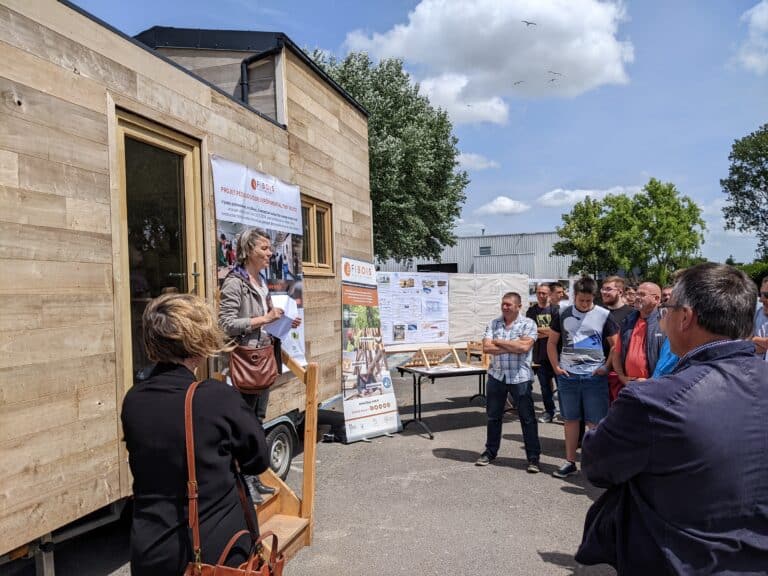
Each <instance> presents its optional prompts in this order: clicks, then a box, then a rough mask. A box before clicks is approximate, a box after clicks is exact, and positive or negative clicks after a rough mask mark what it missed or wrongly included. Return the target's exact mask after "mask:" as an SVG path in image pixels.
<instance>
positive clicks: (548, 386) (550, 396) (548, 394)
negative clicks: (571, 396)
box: [536, 364, 555, 416]
mask: <svg viewBox="0 0 768 576" xmlns="http://www.w3.org/2000/svg"><path fill="white" fill-rule="evenodd" d="M536 376H537V377H538V379H539V386H541V401H542V402H544V411H545V412H546V413H547V414H549V415H550V416H554V415H555V398H554V392H553V386H552V382H553V381H554V379H555V372H554V371H553V370H552V367H551V366H550V365H549V364H542V365H541V366H539V367H538V368H536Z"/></svg>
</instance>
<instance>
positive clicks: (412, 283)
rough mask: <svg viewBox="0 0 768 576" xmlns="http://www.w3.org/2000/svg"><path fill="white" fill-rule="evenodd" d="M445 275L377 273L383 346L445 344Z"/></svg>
mask: <svg viewBox="0 0 768 576" xmlns="http://www.w3.org/2000/svg"><path fill="white" fill-rule="evenodd" d="M448 277H449V275H448V274H444V273H430V272H379V273H378V274H377V277H376V281H377V284H378V288H379V309H380V311H381V330H382V336H383V339H384V344H385V345H392V344H425V343H448V296H449V293H448Z"/></svg>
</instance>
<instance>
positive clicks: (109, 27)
mask: <svg viewBox="0 0 768 576" xmlns="http://www.w3.org/2000/svg"><path fill="white" fill-rule="evenodd" d="M56 1H57V2H58V3H59V4H61V5H63V6H66V7H67V8H69V9H70V10H73V11H74V12H77V13H78V14H80V15H81V16H84V17H85V18H88V19H89V20H90V21H92V22H95V23H96V24H98V25H99V26H102V27H103V28H106V29H107V30H109V31H110V32H112V33H113V34H116V35H117V36H119V37H120V38H122V39H123V40H127V41H128V42H130V43H131V44H133V45H134V46H137V47H139V48H141V49H142V50H144V51H146V52H147V53H149V54H151V55H152V56H154V57H155V58H158V59H160V60H162V61H163V62H165V63H166V64H169V65H170V66H173V67H174V68H176V69H177V70H180V71H181V72H183V73H184V74H186V75H187V76H190V77H192V78H194V79H195V80H197V81H198V82H200V83H201V84H204V85H205V86H207V87H208V88H211V89H212V90H215V91H216V92H218V93H219V94H221V95H222V96H225V97H226V98H227V99H229V100H231V101H232V102H235V103H236V104H238V105H239V106H242V107H243V108H245V109H246V110H248V111H249V112H252V113H254V114H256V115H257V116H258V117H259V118H262V119H263V120H266V121H267V122H269V123H270V124H274V125H275V126H277V127H278V128H282V129H283V130H288V127H287V126H286V125H285V124H281V123H280V122H278V121H277V120H275V119H274V118H271V117H269V116H267V115H266V114H264V113H263V112H260V111H259V110H256V108H253V107H252V106H249V105H248V104H246V103H245V102H243V101H242V100H240V99H238V98H235V97H234V96H232V95H231V94H228V93H227V92H225V91H224V90H222V89H221V88H219V87H218V86H216V85H215V84H211V83H210V82H208V81H207V80H205V79H204V78H201V77H200V76H198V75H197V74H195V73H194V72H192V71H191V70H188V69H187V68H184V66H181V65H180V64H177V63H176V62H174V61H173V60H171V59H170V58H167V57H166V56H163V55H162V54H160V53H159V52H157V51H156V50H153V49H152V48H150V47H149V46H147V45H146V44H144V43H142V42H139V41H138V40H136V39H135V38H134V37H132V36H129V35H128V34H126V33H125V32H123V31H122V30H119V29H117V28H115V27H114V26H112V25H111V24H109V23H108V22H105V21H104V20H102V19H101V18H99V17H97V16H94V15H93V14H91V13H90V12H88V11H87V10H84V9H83V8H81V7H80V6H78V5H77V4H73V3H72V2H70V0H56Z"/></svg>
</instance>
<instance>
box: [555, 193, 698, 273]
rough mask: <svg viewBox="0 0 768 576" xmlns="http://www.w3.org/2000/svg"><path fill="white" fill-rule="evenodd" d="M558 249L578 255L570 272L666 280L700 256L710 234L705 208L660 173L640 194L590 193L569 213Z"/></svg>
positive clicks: (559, 229) (566, 253) (564, 217)
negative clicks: (600, 195) (597, 197)
mask: <svg viewBox="0 0 768 576" xmlns="http://www.w3.org/2000/svg"><path fill="white" fill-rule="evenodd" d="M563 222H564V226H562V227H558V228H557V232H558V234H559V235H560V237H561V238H562V240H561V241H560V242H557V243H556V244H555V246H554V250H553V254H555V255H569V254H570V255H573V256H574V257H575V258H574V262H573V264H572V265H571V267H570V270H569V271H570V272H571V273H575V272H587V273H590V274H595V273H596V272H597V271H599V272H601V273H604V274H614V273H617V272H619V271H624V272H625V273H626V274H627V275H628V276H630V277H634V278H636V279H639V278H642V279H644V280H650V281H655V282H658V283H659V284H662V285H663V284H666V283H667V282H668V281H669V277H670V275H671V273H672V272H673V271H674V270H676V269H677V268H682V267H684V266H688V265H690V264H691V262H693V260H694V259H695V258H696V256H697V254H698V252H699V248H700V246H701V243H702V242H703V240H704V236H703V231H704V230H705V228H706V227H705V224H704V221H703V220H702V219H701V209H700V208H699V207H698V206H697V205H696V203H695V202H694V201H693V200H691V199H690V198H689V197H687V196H681V195H680V193H679V192H678V190H677V189H676V188H675V185H674V184H672V183H662V182H660V181H658V180H656V179H655V178H651V180H650V181H649V182H648V184H646V185H645V186H644V187H643V191H642V192H641V193H639V194H635V195H634V196H627V195H625V194H619V195H608V196H606V197H605V199H604V200H602V201H599V200H591V199H590V198H587V199H586V200H584V201H583V202H579V203H578V204H576V206H574V208H573V210H572V211H571V213H570V214H564V215H563Z"/></svg>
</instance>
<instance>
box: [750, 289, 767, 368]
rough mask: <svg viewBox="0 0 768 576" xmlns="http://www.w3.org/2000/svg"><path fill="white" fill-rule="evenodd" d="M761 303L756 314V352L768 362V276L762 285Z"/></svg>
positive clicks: (754, 337) (753, 339) (754, 339)
mask: <svg viewBox="0 0 768 576" xmlns="http://www.w3.org/2000/svg"><path fill="white" fill-rule="evenodd" d="M760 302H761V303H762V306H761V307H760V308H758V309H757V312H755V335H754V336H753V338H752V341H753V342H754V343H755V352H756V353H757V354H759V355H760V356H762V357H763V359H764V360H765V361H766V362H768V276H766V277H765V278H763V282H762V284H760Z"/></svg>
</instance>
